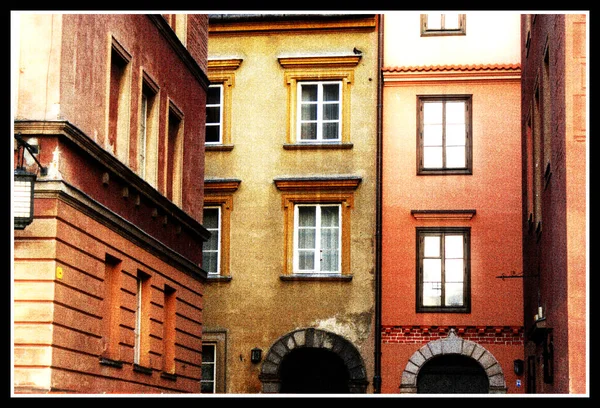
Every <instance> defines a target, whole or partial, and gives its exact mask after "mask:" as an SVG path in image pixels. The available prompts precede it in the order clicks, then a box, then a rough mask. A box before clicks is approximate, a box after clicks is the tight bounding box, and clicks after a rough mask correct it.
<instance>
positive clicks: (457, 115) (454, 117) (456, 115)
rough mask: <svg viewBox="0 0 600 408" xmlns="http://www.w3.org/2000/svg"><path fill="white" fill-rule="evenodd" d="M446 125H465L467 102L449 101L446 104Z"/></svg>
mask: <svg viewBox="0 0 600 408" xmlns="http://www.w3.org/2000/svg"><path fill="white" fill-rule="evenodd" d="M446 123H448V124H456V123H463V124H464V123H465V102H463V101H448V102H446Z"/></svg>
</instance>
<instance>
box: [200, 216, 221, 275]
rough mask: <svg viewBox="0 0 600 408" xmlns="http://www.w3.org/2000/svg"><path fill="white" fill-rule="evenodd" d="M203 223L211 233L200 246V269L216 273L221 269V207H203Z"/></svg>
mask: <svg viewBox="0 0 600 408" xmlns="http://www.w3.org/2000/svg"><path fill="white" fill-rule="evenodd" d="M203 225H204V227H205V228H206V229H207V230H208V231H209V232H210V234H211V235H210V239H209V240H208V241H206V242H205V243H204V245H203V246H202V269H204V270H205V271H206V272H208V274H209V275H218V274H219V273H220V269H221V268H220V264H221V207H205V208H204V221H203Z"/></svg>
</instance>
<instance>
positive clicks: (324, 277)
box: [279, 273, 352, 282]
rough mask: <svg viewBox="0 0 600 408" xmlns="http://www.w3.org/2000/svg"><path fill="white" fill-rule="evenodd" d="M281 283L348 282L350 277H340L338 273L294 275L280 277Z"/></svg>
mask: <svg viewBox="0 0 600 408" xmlns="http://www.w3.org/2000/svg"><path fill="white" fill-rule="evenodd" d="M279 279H281V280H282V281H319V282H323V281H333V282H350V281H351V280H352V275H340V274H339V273H294V274H292V275H281V276H279Z"/></svg>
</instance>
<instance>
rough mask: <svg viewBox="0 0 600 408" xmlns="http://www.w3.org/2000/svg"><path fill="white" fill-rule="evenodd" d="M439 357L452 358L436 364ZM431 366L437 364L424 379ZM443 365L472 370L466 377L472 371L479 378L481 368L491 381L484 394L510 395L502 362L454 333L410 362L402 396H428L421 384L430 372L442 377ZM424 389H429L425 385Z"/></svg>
mask: <svg viewBox="0 0 600 408" xmlns="http://www.w3.org/2000/svg"><path fill="white" fill-rule="evenodd" d="M452 356H455V357H452ZM438 357H440V358H441V357H448V359H445V360H434V359H436V358H438ZM462 357H464V358H467V359H469V360H471V361H470V362H465V361H466V360H464V359H462ZM429 362H433V365H432V366H430V368H428V369H426V371H425V374H426V376H421V375H420V373H421V370H423V369H425V367H427V365H428V363H429ZM442 363H448V364H449V365H450V366H454V368H455V369H458V370H460V369H461V366H465V367H467V366H468V367H469V368H468V369H466V370H464V372H463V374H465V375H466V374H467V373H466V371H469V370H471V373H473V372H475V373H477V375H479V374H480V373H481V372H480V371H479V369H478V368H475V366H474V365H473V364H478V365H479V366H480V367H481V369H482V370H483V371H484V373H485V376H486V377H487V390H482V392H484V393H486V394H488V393H489V394H506V390H507V388H506V381H505V379H504V372H503V371H502V366H501V365H500V363H498V360H496V358H495V357H494V356H493V354H492V353H490V352H489V351H488V350H486V349H485V348H484V347H482V346H481V345H479V344H477V343H475V342H472V341H469V340H464V339H462V338H460V337H458V336H457V335H456V332H455V331H454V329H450V332H449V333H448V337H446V338H444V339H439V340H435V341H431V342H429V343H427V344H425V345H424V346H423V347H421V348H420V349H419V350H417V351H416V352H415V353H414V354H413V355H412V356H411V357H410V358H409V361H408V363H407V364H406V367H405V368H404V371H403V372H402V382H401V384H400V392H401V393H407V394H416V393H417V392H425V391H424V388H421V389H419V382H420V381H421V380H423V379H425V381H428V378H427V371H428V370H431V371H430V374H431V372H435V371H436V370H437V371H438V374H440V372H439V365H441V364H442ZM457 366H458V367H457ZM441 374H443V373H441ZM423 387H427V386H426V385H424V386H423Z"/></svg>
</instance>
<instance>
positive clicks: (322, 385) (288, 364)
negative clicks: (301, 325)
mask: <svg viewBox="0 0 600 408" xmlns="http://www.w3.org/2000/svg"><path fill="white" fill-rule="evenodd" d="M280 378H281V389H280V391H279V392H281V393H286V394H347V393H348V392H349V389H348V380H349V375H348V369H347V368H346V365H345V364H344V362H343V361H342V359H341V358H340V357H339V356H338V355H337V354H335V353H333V352H332V351H329V350H327V349H321V348H310V347H304V348H299V349H295V350H292V351H291V352H290V353H289V354H287V355H286V356H285V357H284V359H283V361H282V362H281V371H280Z"/></svg>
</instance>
